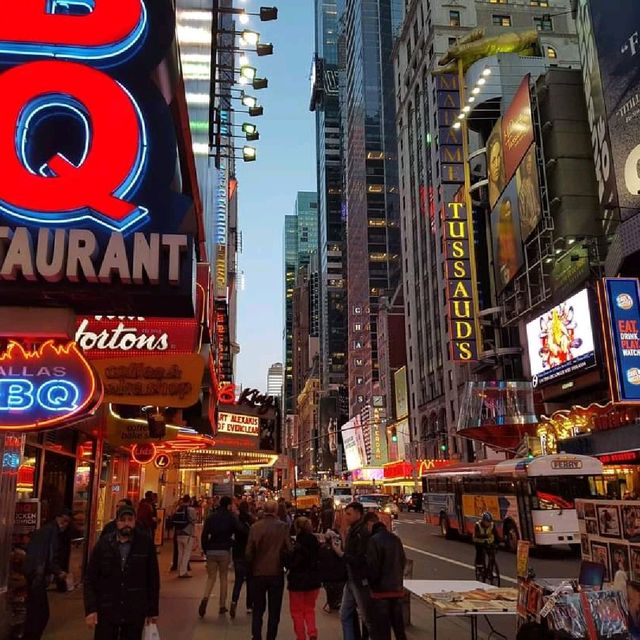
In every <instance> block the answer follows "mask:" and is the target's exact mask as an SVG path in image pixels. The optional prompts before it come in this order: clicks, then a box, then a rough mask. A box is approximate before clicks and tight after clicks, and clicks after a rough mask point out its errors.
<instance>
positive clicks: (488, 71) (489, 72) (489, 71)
mask: <svg viewBox="0 0 640 640" xmlns="http://www.w3.org/2000/svg"><path fill="white" fill-rule="evenodd" d="M482 75H483V76H490V75H491V69H489V68H488V67H487V68H486V69H485V70H484V71H483V72H482Z"/></svg>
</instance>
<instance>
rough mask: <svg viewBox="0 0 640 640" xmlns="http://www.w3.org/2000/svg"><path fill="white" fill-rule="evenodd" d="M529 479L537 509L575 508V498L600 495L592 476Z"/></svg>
mask: <svg viewBox="0 0 640 640" xmlns="http://www.w3.org/2000/svg"><path fill="white" fill-rule="evenodd" d="M531 481H532V484H533V485H534V487H535V496H536V498H537V503H538V508H539V509H575V503H574V499H575V498H594V497H597V496H599V495H602V494H601V493H600V492H599V491H598V488H597V483H596V482H594V481H593V476H539V477H536V478H532V479H531Z"/></svg>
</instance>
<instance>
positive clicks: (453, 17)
mask: <svg viewBox="0 0 640 640" xmlns="http://www.w3.org/2000/svg"><path fill="white" fill-rule="evenodd" d="M449 26H450V27H459V26H460V12H459V11H449Z"/></svg>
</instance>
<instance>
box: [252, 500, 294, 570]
mask: <svg viewBox="0 0 640 640" xmlns="http://www.w3.org/2000/svg"><path fill="white" fill-rule="evenodd" d="M290 551H291V538H290V537H289V527H288V526H287V525H286V524H285V523H284V522H281V521H280V520H278V519H277V518H276V517H275V515H272V514H270V513H267V514H265V515H264V517H263V518H262V520H258V522H256V523H255V524H254V525H253V526H252V527H251V530H250V531H249V539H248V541H247V551H246V558H247V561H248V563H249V567H250V571H251V575H253V576H270V577H274V576H282V574H283V572H284V561H285V559H286V557H287V555H288V554H289V552H290Z"/></svg>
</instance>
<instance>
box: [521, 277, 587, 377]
mask: <svg viewBox="0 0 640 640" xmlns="http://www.w3.org/2000/svg"><path fill="white" fill-rule="evenodd" d="M527 347H528V351H529V362H530V366H531V377H532V379H533V384H534V386H542V385H546V384H549V383H551V382H556V381H557V380H559V379H560V378H564V377H566V376H569V375H572V374H577V373H580V372H582V371H585V370H587V369H590V368H592V367H594V366H595V365H596V352H595V343H594V337H593V325H592V323H591V312H590V310H589V292H588V291H587V289H583V290H582V291H580V292H579V293H576V294H575V295H573V296H571V297H570V298H568V299H567V300H565V301H564V302H561V303H560V304H559V305H557V306H556V307H553V309H550V310H549V311H547V312H546V313H544V314H542V315H541V316H539V317H538V318H536V319H535V320H533V321H532V322H529V323H528V324H527Z"/></svg>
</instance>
